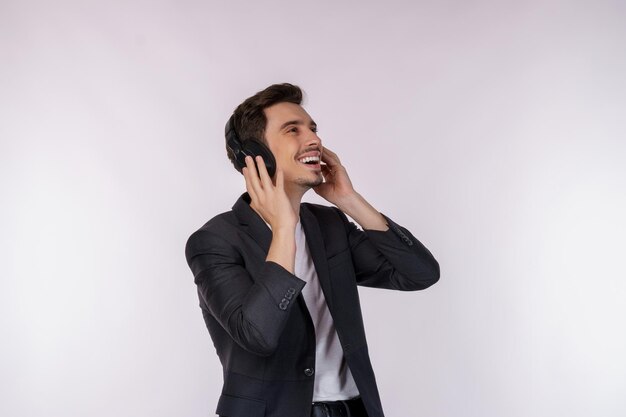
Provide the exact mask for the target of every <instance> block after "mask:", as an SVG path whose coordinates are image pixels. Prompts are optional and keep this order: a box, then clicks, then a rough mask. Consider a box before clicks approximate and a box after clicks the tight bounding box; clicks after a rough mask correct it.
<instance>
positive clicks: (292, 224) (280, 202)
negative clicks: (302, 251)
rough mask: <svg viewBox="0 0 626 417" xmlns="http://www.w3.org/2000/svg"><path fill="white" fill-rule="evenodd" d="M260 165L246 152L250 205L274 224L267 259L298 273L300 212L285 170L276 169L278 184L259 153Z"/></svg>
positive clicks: (258, 160) (257, 160) (246, 173)
mask: <svg viewBox="0 0 626 417" xmlns="http://www.w3.org/2000/svg"><path fill="white" fill-rule="evenodd" d="M256 164H257V166H258V173H259V174H258V175H257V168H256V167H255V166H254V161H253V160H252V157H250V156H246V166H245V167H244V168H243V170H242V172H243V176H244V177H245V179H246V189H247V190H248V194H249V195H250V207H252V209H253V210H254V211H256V212H257V213H258V214H259V215H260V216H261V217H262V218H263V220H265V222H267V223H269V224H270V226H271V227H272V243H271V245H270V248H269V251H268V253H267V258H266V260H267V261H272V262H275V263H277V264H279V265H281V266H283V268H285V269H286V270H287V271H289V272H291V273H292V274H293V273H294V267H295V255H296V243H295V230H296V224H297V223H298V214H299V213H295V212H294V210H293V207H292V206H291V202H290V201H289V198H288V197H287V193H286V192H285V183H284V178H283V172H282V171H281V170H280V169H277V170H276V185H274V184H273V183H272V179H271V178H270V176H269V174H268V173H267V168H266V167H265V162H264V161H263V158H262V157H260V156H257V157H256Z"/></svg>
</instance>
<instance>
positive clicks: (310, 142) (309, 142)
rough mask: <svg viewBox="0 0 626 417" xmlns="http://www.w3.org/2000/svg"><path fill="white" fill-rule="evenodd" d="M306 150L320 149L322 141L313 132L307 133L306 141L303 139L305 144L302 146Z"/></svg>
mask: <svg viewBox="0 0 626 417" xmlns="http://www.w3.org/2000/svg"><path fill="white" fill-rule="evenodd" d="M304 145H305V146H306V147H307V148H308V147H314V146H315V147H318V148H320V149H322V139H320V137H319V136H317V133H315V132H313V131H309V134H308V135H307V137H306V139H305V144H304Z"/></svg>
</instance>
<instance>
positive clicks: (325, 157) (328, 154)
mask: <svg viewBox="0 0 626 417" xmlns="http://www.w3.org/2000/svg"><path fill="white" fill-rule="evenodd" d="M322 161H324V162H326V163H327V164H328V165H339V164H341V162H340V161H339V157H338V156H337V154H336V153H335V152H333V151H331V150H330V149H328V148H327V147H325V146H323V147H322Z"/></svg>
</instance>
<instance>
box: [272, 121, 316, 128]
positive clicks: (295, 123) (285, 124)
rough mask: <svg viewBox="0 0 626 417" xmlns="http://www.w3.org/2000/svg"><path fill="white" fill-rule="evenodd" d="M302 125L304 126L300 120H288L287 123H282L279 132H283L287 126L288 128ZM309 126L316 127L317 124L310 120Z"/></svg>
mask: <svg viewBox="0 0 626 417" xmlns="http://www.w3.org/2000/svg"><path fill="white" fill-rule="evenodd" d="M303 124H304V122H303V121H302V119H296V120H289V121H288V122H285V123H283V124H282V125H281V126H280V129H279V130H283V129H284V128H286V127H287V126H290V125H303ZM310 126H313V127H317V123H315V122H314V121H313V120H311V123H310Z"/></svg>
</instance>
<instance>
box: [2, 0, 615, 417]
mask: <svg viewBox="0 0 626 417" xmlns="http://www.w3.org/2000/svg"><path fill="white" fill-rule="evenodd" d="M625 22H626V5H625V3H624V2H623V1H619V0H614V1H610V0H600V1H598V0H589V1H555V0H531V1H522V2H520V1H502V2H496V1H488V0H477V1H461V0H458V1H445V0H444V1H440V0H437V1H435V0H430V1H428V2H414V1H404V2H400V1H386V2H382V1H380V2H363V1H335V2H319V1H317V2H313V1H309V2H299V1H286V0H285V1H272V2H260V1H259V2H252V1H250V2H239V1H228V2H227V1H223V2H218V1H200V0H182V1H180V0H179V1H163V0H151V1H147V0H145V1H137V0H132V1H122V0H113V1H107V2H104V1H100V2H96V1H93V2H88V1H85V2H79V1H55V2H45V1H28V0H26V1H24V0H19V1H18V0H2V2H1V3H0V138H1V148H0V158H1V161H0V181H1V190H0V191H1V194H0V195H1V199H2V200H1V202H0V210H1V215H0V253H1V254H0V257H1V269H0V278H1V280H2V288H1V291H0V339H1V342H0V382H1V386H0V415H2V416H7V417H18V416H19V417H31V416H32V417H35V416H37V417H39V416H42V417H43V416H45V417H49V416H55V417H56V416H58V417H74V416H81V417H82V416H89V417H125V416H129V417H130V416H132V417H136V416H146V417H148V416H149V417H170V416H171V417H174V416H176V417H178V416H189V417H191V416H207V415H212V414H213V411H214V410H215V405H216V401H217V398H218V395H219V391H220V388H221V367H220V365H219V362H218V360H217V356H216V355H215V352H214V349H213V346H212V343H211V340H210V338H209V335H208V332H207V331H206V328H205V327H204V323H203V321H202V317H201V313H200V309H199V307H198V300H197V296H196V292H195V286H194V284H193V277H192V274H191V272H190V270H189V269H188V267H187V265H186V262H185V258H184V245H185V242H186V239H187V237H188V236H189V235H190V234H191V232H193V231H194V230H196V229H197V228H198V227H200V226H201V225H202V224H203V223H204V222H206V221H207V220H208V219H210V218H211V217H212V216H214V215H215V214H217V213H219V212H222V211H226V210H229V209H230V207H231V206H232V204H233V203H234V201H235V200H236V198H237V197H238V196H239V195H240V194H241V192H242V191H243V190H244V183H243V178H242V177H241V176H240V175H239V174H238V173H236V171H234V170H233V169H232V167H231V166H230V165H229V162H228V160H227V159H226V156H225V152H224V140H223V126H224V123H225V121H226V119H227V118H228V116H229V115H230V113H231V111H232V110H233V109H234V107H235V106H236V105H237V104H239V102H241V101H242V100H243V99H245V98H246V97H248V96H249V95H251V94H253V93H255V92H256V91H258V90H260V89H263V88H265V87H266V86H268V85H269V84H272V83H276V82H292V83H295V84H298V85H300V86H301V87H302V88H303V89H304V90H305V92H306V93H307V99H306V102H305V108H306V109H307V110H308V111H309V113H310V114H311V115H312V116H313V118H314V119H315V120H316V121H317V123H318V124H319V126H320V136H321V137H322V139H323V141H324V144H325V145H326V146H328V147H329V148H331V149H333V150H335V151H336V152H337V153H338V154H339V155H340V157H341V158H342V161H343V162H344V165H345V166H346V167H347V169H348V172H349V174H350V175H351V178H352V179H353V183H354V185H355V187H356V189H357V191H359V192H360V193H361V194H363V195H364V196H365V197H366V198H367V199H368V200H369V201H370V202H371V203H372V204H373V205H374V206H375V207H376V208H377V209H379V210H380V211H381V212H383V213H385V214H387V215H389V216H390V217H392V218H393V219H394V220H396V221H397V222H398V223H400V224H402V225H404V226H406V227H407V228H408V229H409V230H411V231H412V232H413V233H414V234H415V236H416V237H418V239H420V240H421V241H422V242H423V243H424V244H425V245H426V246H427V247H428V248H429V249H430V250H431V251H432V252H433V254H434V255H435V256H436V258H437V259H438V261H439V262H440V264H441V271H442V277H441V280H440V282H439V283H438V284H436V285H435V286H434V287H432V288H430V289H428V290H426V291H422V292H414V293H400V292H392V291H385V290H373V289H361V290H360V293H361V296H362V297H361V298H362V304H363V310H364V311H363V312H364V316H365V323H366V329H367V333H368V339H369V343H370V351H371V355H372V361H373V364H374V368H375V371H376V374H377V378H378V382H379V388H380V391H381V395H382V400H383V404H384V406H385V409H386V414H387V415H388V416H389V417H394V416H398V417H401V416H430V417H458V416H463V417H474V416H475V417H501V416H506V417H516V416H520V417H522V416H523V417H544V416H545V417H557V416H559V417H560V416H568V417H576V416H600V417H605V416H610V417H613V416H614V417H618V416H624V415H626V396H625V395H624V393H625V392H626V355H625V354H624V352H626V335H625V323H624V317H626V306H625V304H626V303H625V301H626V284H625V279H626V273H625V272H626V267H625V266H624V250H625V249H626V245H625V244H624V236H625V232H626V220H625V219H624V213H626V167H625V166H626V164H625V159H626V158H625V157H626V143H625V139H626V135H625V128H624V125H625V121H626V75H625V74H626V23H625ZM305 199H306V200H309V201H315V202H319V200H318V199H317V198H316V196H313V193H312V192H311V193H310V195H307V196H306V197H305ZM294 417H297V416H294Z"/></svg>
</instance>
